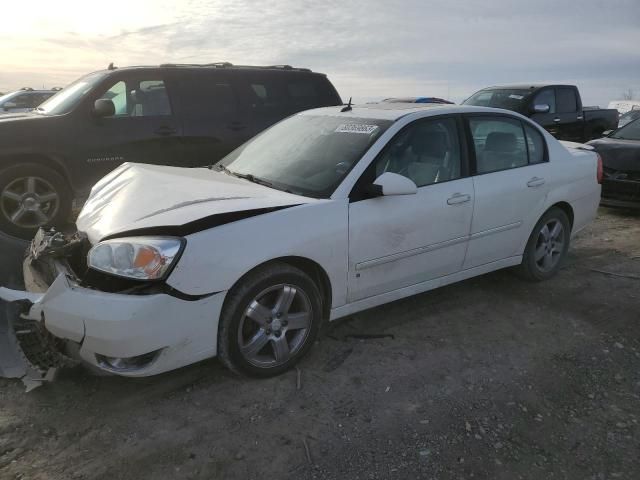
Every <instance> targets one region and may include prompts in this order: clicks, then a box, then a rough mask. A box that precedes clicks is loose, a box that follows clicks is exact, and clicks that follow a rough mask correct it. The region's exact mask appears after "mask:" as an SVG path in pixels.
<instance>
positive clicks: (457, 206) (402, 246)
mask: <svg viewBox="0 0 640 480" xmlns="http://www.w3.org/2000/svg"><path fill="white" fill-rule="evenodd" d="M463 145H464V141H463V137H462V136H461V135H460V134H459V120H458V118H456V117H444V118H437V119H424V120H417V121H415V122H413V123H412V124H410V125H408V126H407V127H405V128H404V129H403V130H402V131H401V132H399V133H398V135H396V136H395V137H394V138H393V139H392V140H391V141H390V142H389V144H388V145H387V147H386V148H385V150H383V152H382V153H381V154H380V155H379V156H378V158H376V160H374V162H373V163H372V165H371V166H370V167H369V169H368V170H367V171H366V172H365V174H364V175H363V177H362V178H361V179H360V180H359V182H358V185H357V186H356V188H355V189H354V192H353V193H352V198H351V203H350V204H349V301H356V300H360V299H363V298H367V297H371V296H375V295H380V294H383V293H385V292H390V291H393V290H397V289H399V288H403V287H408V286H411V285H416V284H419V283H422V282H425V281H429V280H433V279H435V278H438V277H442V276H445V275H449V274H452V273H455V272H458V271H459V270H460V269H461V268H462V263H463V260H464V256H465V251H466V248H467V242H468V235H469V229H470V227H471V218H472V214H473V204H474V192H473V181H472V180H471V178H469V177H468V176H467V157H466V155H465V153H466V149H465V148H464V146H463ZM384 172H392V173H397V174H399V175H404V176H406V177H407V178H409V179H411V180H413V181H414V183H415V184H416V185H417V186H418V191H417V193H416V194H414V195H398V196H387V197H384V196H382V197H376V198H368V197H367V196H366V195H362V196H361V195H360V194H359V191H361V189H362V187H364V186H366V185H370V184H371V183H373V181H374V180H375V179H376V178H377V177H378V176H380V175H381V174H382V173H384Z"/></svg>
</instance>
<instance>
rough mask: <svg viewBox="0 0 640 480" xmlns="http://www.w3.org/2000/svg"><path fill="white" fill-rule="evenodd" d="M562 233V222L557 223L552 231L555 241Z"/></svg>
mask: <svg viewBox="0 0 640 480" xmlns="http://www.w3.org/2000/svg"><path fill="white" fill-rule="evenodd" d="M561 233H562V224H561V223H560V222H556V224H555V225H554V227H553V229H552V230H551V238H552V239H553V240H555V239H556V238H558V236H559V235H560V234H561Z"/></svg>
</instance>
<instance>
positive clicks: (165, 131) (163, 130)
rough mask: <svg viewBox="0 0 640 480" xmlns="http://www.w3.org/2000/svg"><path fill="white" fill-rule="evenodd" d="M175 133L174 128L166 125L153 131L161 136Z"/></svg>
mask: <svg viewBox="0 0 640 480" xmlns="http://www.w3.org/2000/svg"><path fill="white" fill-rule="evenodd" d="M175 133H176V129H175V128H172V127H168V126H166V125H165V126H162V127H160V128H158V129H157V130H156V131H155V134H156V135H160V136H162V137H168V136H169V135H174V134H175Z"/></svg>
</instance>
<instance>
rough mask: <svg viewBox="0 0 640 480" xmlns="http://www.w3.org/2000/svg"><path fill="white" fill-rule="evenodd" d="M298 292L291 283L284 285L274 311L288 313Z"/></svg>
mask: <svg viewBox="0 0 640 480" xmlns="http://www.w3.org/2000/svg"><path fill="white" fill-rule="evenodd" d="M296 292H297V291H296V289H295V288H294V287H291V286H289V285H285V286H284V287H282V291H281V292H280V295H279V296H278V300H277V302H276V305H275V307H273V311H274V312H276V313H287V312H288V311H289V309H290V308H291V304H292V303H293V299H294V298H296Z"/></svg>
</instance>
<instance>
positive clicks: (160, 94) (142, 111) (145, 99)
mask: <svg viewBox="0 0 640 480" xmlns="http://www.w3.org/2000/svg"><path fill="white" fill-rule="evenodd" d="M100 98H102V99H106V100H111V101H112V102H113V105H114V106H115V110H116V113H115V116H116V117H156V116H163V115H171V105H170V103H169V96H168V95H167V90H166V88H165V84H164V81H162V80H126V81H125V80H120V81H118V82H116V83H115V84H113V85H112V86H111V87H110V88H109V89H108V90H107V91H106V92H105V93H104V94H103V95H102V96H101V97H100Z"/></svg>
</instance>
